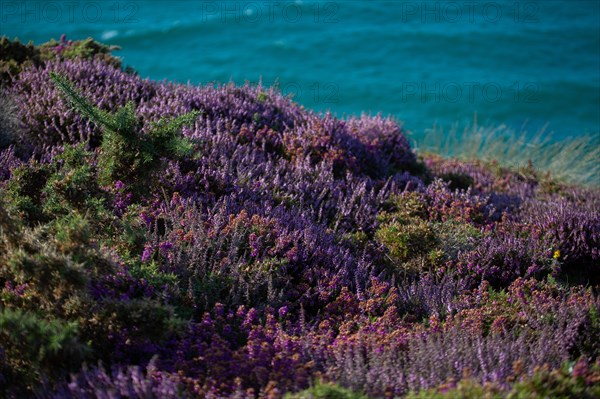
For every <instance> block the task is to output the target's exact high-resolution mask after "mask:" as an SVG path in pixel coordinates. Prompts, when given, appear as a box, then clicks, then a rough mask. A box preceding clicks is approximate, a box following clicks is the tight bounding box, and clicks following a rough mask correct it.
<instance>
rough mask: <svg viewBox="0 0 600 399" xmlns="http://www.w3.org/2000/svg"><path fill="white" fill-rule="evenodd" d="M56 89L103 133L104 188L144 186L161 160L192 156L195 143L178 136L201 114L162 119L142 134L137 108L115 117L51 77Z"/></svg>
mask: <svg viewBox="0 0 600 399" xmlns="http://www.w3.org/2000/svg"><path fill="white" fill-rule="evenodd" d="M50 76H51V78H52V80H53V81H54V83H55V84H56V85H57V87H58V88H59V89H60V90H61V92H63V93H64V94H65V96H66V97H67V98H68V99H69V101H70V102H71V103H72V105H73V107H74V108H75V109H76V110H77V111H78V112H80V113H81V114H82V115H83V116H85V117H87V118H89V119H90V120H91V121H92V122H94V123H95V124H97V125H98V126H100V127H101V128H102V130H103V136H102V144H101V146H100V155H99V157H98V169H99V173H98V179H99V182H100V183H101V184H105V185H106V184H110V183H112V182H114V181H116V180H120V181H123V182H124V183H135V184H139V185H144V184H146V183H147V179H148V178H149V177H150V175H151V173H152V172H154V171H156V169H157V168H158V166H159V164H160V161H161V157H167V158H176V157H178V156H181V155H189V154H191V151H192V149H193V146H192V143H191V142H190V141H189V140H187V139H184V138H183V137H180V136H178V131H179V129H180V128H181V127H182V126H184V125H186V124H190V123H192V122H194V120H195V119H197V117H198V115H199V112H191V113H189V114H186V115H182V116H180V117H177V118H175V119H172V120H169V121H167V120H165V119H161V120H159V121H158V122H157V123H156V124H154V125H153V127H152V128H151V129H150V130H149V131H148V132H146V133H145V134H141V126H140V123H139V120H138V118H137V116H136V114H135V109H134V104H133V103H132V102H128V103H127V104H126V105H125V106H124V107H122V108H120V109H119V110H117V111H116V112H115V113H114V114H109V113H108V112H106V111H103V110H102V109H100V108H97V107H95V106H93V105H92V104H91V103H90V102H89V101H88V100H87V99H85V98H84V97H82V96H81V94H79V93H78V92H77V90H76V89H75V88H74V87H73V85H72V84H71V83H70V82H69V81H68V80H67V79H65V78H64V77H63V76H61V75H58V74H56V73H50Z"/></svg>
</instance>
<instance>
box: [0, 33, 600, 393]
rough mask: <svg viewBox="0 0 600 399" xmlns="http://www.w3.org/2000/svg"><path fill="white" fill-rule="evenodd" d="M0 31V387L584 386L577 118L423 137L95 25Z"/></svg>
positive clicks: (588, 146) (598, 257) (597, 365)
mask: <svg viewBox="0 0 600 399" xmlns="http://www.w3.org/2000/svg"><path fill="white" fill-rule="evenodd" d="M0 49H2V52H1V54H2V56H1V57H0V77H1V80H0V87H1V88H0V90H2V93H1V96H0V109H1V110H6V112H0V395H3V396H5V397H7V398H23V397H38V398H108V397H119V398H120V397H123V398H187V397H189V398H192V397H205V398H256V397H265V398H283V397H285V398H288V399H299V398H319V399H320V398H323V399H325V398H327V399H329V398H345V399H363V398H394V397H398V398H411V399H413V398H419V399H425V398H436V399H437V398H473V399H475V398H494V399H495V398H511V399H513V398H514V399H520V398H540V399H541V398H547V397H556V398H571V397H577V398H596V397H600V357H599V350H600V297H599V291H598V289H599V287H600V269H599V268H600V188H599V184H598V174H597V172H598V169H597V165H598V163H597V162H594V161H598V148H597V147H595V144H594V142H593V140H592V139H589V140H588V141H587V142H586V141H585V140H584V139H582V141H580V142H579V141H578V142H577V144H570V143H562V144H555V143H548V144H547V145H548V147H547V148H550V149H549V150H548V151H550V152H548V153H546V154H559V153H560V154H561V155H560V157H562V158H561V159H562V160H566V159H567V158H566V156H567V154H572V155H574V156H575V155H576V156H577V157H578V159H577V160H573V161H572V162H566V161H565V162H563V161H561V162H562V163H561V165H562V166H561V167H560V168H559V167H557V166H556V165H555V166H552V165H554V164H553V163H552V162H555V161H548V162H547V163H545V164H544V163H543V157H542V156H539V157H538V155H537V154H538V152H533V153H531V154H535V157H534V158H532V159H528V158H527V157H528V156H529V155H530V153H529V152H527V151H520V152H516V151H513V152H512V153H511V154H510V156H506V154H507V153H508V152H506V151H504V152H502V151H500V150H498V149H499V148H516V146H517V145H516V144H514V143H513V144H510V142H508V141H505V138H504V137H505V136H502V137H503V138H502V139H498V140H499V141H501V142H502V143H504V144H501V145H500V144H497V145H496V146H495V147H494V144H493V140H492V141H488V139H487V138H486V137H487V136H486V134H487V133H486V132H488V131H489V129H488V130H486V129H483V130H481V129H479V128H474V129H473V131H476V132H479V133H481V137H479V138H474V139H473V140H478V142H479V143H481V145H480V147H481V148H483V149H484V150H485V151H483V152H480V151H479V150H478V151H477V152H476V153H475V154H477V153H480V154H482V156H481V157H480V158H475V157H473V156H466V155H465V154H464V153H463V154H458V153H455V154H452V153H450V152H448V154H447V155H454V157H443V156H441V155H439V154H434V153H432V152H431V151H423V149H425V150H427V148H423V147H421V148H420V149H419V150H416V149H415V148H414V147H413V148H411V146H410V142H409V138H408V137H410V136H409V135H408V134H407V132H405V131H404V130H403V129H402V128H401V127H400V125H399V123H397V121H395V120H393V119H392V118H386V117H382V116H380V115H376V116H370V115H361V116H357V117H350V118H346V119H340V118H337V117H335V116H333V115H331V114H330V113H324V114H321V113H316V112H312V111H309V110H306V109H305V108H303V107H302V106H301V105H299V104H297V103H295V102H294V101H293V100H292V99H290V98H286V97H284V96H282V95H281V94H280V93H279V92H278V91H277V90H275V89H273V88H267V87H262V86H260V85H259V86H252V85H244V86H235V85H233V84H224V85H221V86H219V87H213V86H209V87H203V86H192V85H180V84H174V83H169V82H155V81H151V80H147V79H142V78H140V77H139V76H138V75H137V74H136V73H135V72H134V71H133V70H132V69H131V68H123V66H122V65H121V63H120V61H119V60H118V58H116V57H114V56H113V55H111V53H110V51H111V50H113V48H111V47H108V46H105V45H102V44H100V43H97V42H95V41H93V40H91V39H88V40H85V41H75V42H71V41H67V40H66V38H64V37H63V38H61V40H60V41H51V42H49V43H46V44H43V45H40V46H33V45H24V44H22V43H20V42H17V41H11V40H9V39H6V38H4V39H2V40H1V41H0ZM462 140H463V142H465V143H466V142H469V141H468V140H469V137H468V135H467V136H466V137H464V138H463V139H462ZM503 140H504V141H503ZM497 142H498V141H497ZM560 145H562V147H560V148H562V150H557V149H558V148H559V147H558V146H560ZM488 147H492V148H493V150H492V149H489V148H488ZM545 148H546V147H545ZM568 149H570V150H571V152H568V151H567V150H568ZM565 152H566V154H565ZM494 154H499V155H497V156H494ZM502 154H504V156H503V155H502ZM516 159H518V160H519V161H518V162H517V161H515V160H516ZM507 160H510V161H507ZM528 161H531V162H528ZM556 162H558V161H556ZM544 165H546V166H547V165H550V166H551V167H545V166H544ZM583 165H589V168H584V166H583ZM594 165H595V166H594ZM584 169H585V170H584ZM580 173H584V176H579V177H578V176H577V175H579V174H580ZM586 173H587V174H586Z"/></svg>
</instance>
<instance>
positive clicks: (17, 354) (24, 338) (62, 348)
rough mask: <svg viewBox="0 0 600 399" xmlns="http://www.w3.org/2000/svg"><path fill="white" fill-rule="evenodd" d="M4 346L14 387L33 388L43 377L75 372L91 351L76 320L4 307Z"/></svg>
mask: <svg viewBox="0 0 600 399" xmlns="http://www.w3.org/2000/svg"><path fill="white" fill-rule="evenodd" d="M0 349H3V350H4V351H5V352H6V363H7V366H8V367H7V369H8V370H9V373H10V374H11V375H10V376H9V381H10V384H11V385H12V386H11V388H13V389H14V387H15V386H17V387H21V388H29V387H31V385H32V384H33V383H34V382H36V381H39V379H40V377H41V376H46V377H58V374H57V373H65V372H68V371H74V370H76V369H77V368H78V367H79V366H80V365H81V362H82V361H83V359H84V358H85V355H86V353H87V352H88V348H87V347H86V345H84V344H82V343H81V342H80V340H79V337H78V331H77V326H76V323H64V322H62V321H59V320H55V319H42V318H40V317H38V316H36V315H35V314H33V313H29V312H23V311H21V310H11V309H1V310H0ZM57 366H60V367H57ZM0 388H1V387H0ZM0 392H2V391H1V390H0Z"/></svg>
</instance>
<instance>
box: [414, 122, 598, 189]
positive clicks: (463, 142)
mask: <svg viewBox="0 0 600 399" xmlns="http://www.w3.org/2000/svg"><path fill="white" fill-rule="evenodd" d="M412 139H413V140H414V142H413V146H414V148H415V149H416V151H417V153H421V154H423V153H427V152H433V153H436V154H439V155H441V156H444V157H451V158H458V159H462V160H465V161H470V160H476V159H479V160H483V161H496V162H498V164H500V165H502V166H504V167H507V168H510V169H514V170H520V169H523V168H527V167H529V166H530V165H531V166H533V168H534V169H535V170H536V171H539V172H542V173H547V174H549V175H550V176H551V177H552V178H553V179H556V180H559V181H562V182H565V183H569V184H578V185H585V186H592V187H600V137H599V136H598V135H595V136H594V135H586V136H580V137H576V138H568V139H566V140H556V139H555V138H554V137H553V135H552V134H551V133H550V134H548V133H547V132H546V131H545V129H541V130H540V131H538V132H537V133H536V134H534V135H531V134H529V133H528V132H527V131H525V130H521V131H519V132H516V131H515V130H513V129H511V128H509V127H507V126H505V125H500V126H497V127H485V126H478V125H477V120H476V119H475V121H474V123H473V124H472V125H467V126H465V127H464V128H462V131H461V128H460V127H459V126H458V125H454V126H453V127H452V128H451V129H450V130H449V131H448V132H446V131H444V130H443V129H441V128H439V127H437V126H435V125H434V126H433V127H432V128H431V129H427V130H426V131H425V134H424V135H422V136H420V137H417V136H416V135H413V137H412Z"/></svg>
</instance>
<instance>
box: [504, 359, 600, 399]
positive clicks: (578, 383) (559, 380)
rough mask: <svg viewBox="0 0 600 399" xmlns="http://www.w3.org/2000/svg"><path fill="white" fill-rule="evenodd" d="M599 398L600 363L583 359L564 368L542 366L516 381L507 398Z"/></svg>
mask: <svg viewBox="0 0 600 399" xmlns="http://www.w3.org/2000/svg"><path fill="white" fill-rule="evenodd" d="M545 398H553V399H570V398H578V399H594V398H600V366H599V365H597V364H595V365H594V364H592V365H588V364H587V363H586V362H585V361H584V360H583V359H581V360H579V361H578V362H577V363H569V364H566V365H565V366H563V367H562V368H561V369H557V370H550V369H548V368H547V367H542V368H541V369H539V370H538V371H537V372H536V373H534V374H533V376H531V377H529V378H525V379H523V380H521V381H519V382H518V383H516V384H515V386H514V387H513V389H512V390H511V391H510V393H509V394H508V396H507V399H545Z"/></svg>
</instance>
